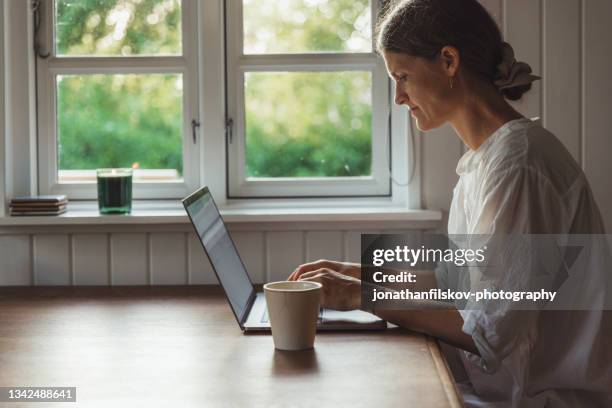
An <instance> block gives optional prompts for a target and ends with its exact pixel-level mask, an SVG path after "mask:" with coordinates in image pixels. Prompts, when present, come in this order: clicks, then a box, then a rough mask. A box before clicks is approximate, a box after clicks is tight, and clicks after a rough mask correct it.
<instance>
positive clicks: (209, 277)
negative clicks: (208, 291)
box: [187, 232, 218, 285]
mask: <svg viewBox="0 0 612 408" xmlns="http://www.w3.org/2000/svg"><path fill="white" fill-rule="evenodd" d="M187 270H188V278H189V284H190V285H214V284H217V283H218V281H217V278H216V277H215V274H214V272H213V270H212V267H211V266H210V262H208V258H207V257H206V253H205V252H204V248H202V244H201V243H200V240H199V239H198V236H197V235H196V234H195V233H193V232H192V233H189V236H188V238H187Z"/></svg>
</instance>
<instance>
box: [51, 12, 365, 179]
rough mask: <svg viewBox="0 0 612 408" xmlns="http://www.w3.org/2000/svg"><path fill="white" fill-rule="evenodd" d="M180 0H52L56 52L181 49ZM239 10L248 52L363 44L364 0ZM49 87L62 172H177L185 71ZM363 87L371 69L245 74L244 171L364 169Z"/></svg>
mask: <svg viewBox="0 0 612 408" xmlns="http://www.w3.org/2000/svg"><path fill="white" fill-rule="evenodd" d="M189 1H195V0H189ZM180 5H181V1H180V0H56V50H57V54H58V56H71V57H72V56H116V57H120V56H143V55H153V56H161V55H180V54H181V53H182V51H181V47H182V45H181V44H182V37H181V7H180ZM244 15H245V19H246V20H245V22H244V27H245V28H244V35H245V41H244V43H245V52H247V53H248V52H251V53H255V54H257V53H300V52H371V25H370V24H371V23H370V2H369V1H368V0H282V1H281V0H278V1H276V0H245V1H244ZM56 86H57V114H58V121H57V122H58V129H57V130H58V151H59V154H58V160H59V168H60V169H61V170H85V169H95V168H100V167H131V166H132V165H133V164H134V163H138V165H139V167H140V168H142V169H176V170H178V171H179V173H180V174H182V171H183V160H182V152H183V128H182V124H183V119H184V118H183V103H182V102H183V90H182V86H183V78H182V75H179V74H172V75H167V74H129V75H128V74H117V75H63V76H59V77H58V80H57V84H56ZM189 86H193V84H189ZM371 92H372V78H371V75H370V73H369V72H362V71H342V72H295V73H285V72H257V73H255V72H252V73H247V74H246V81H245V99H246V100H245V114H246V146H247V150H246V152H247V157H246V160H247V163H246V167H247V176H248V177H322V176H363V175H369V174H370V173H371V152H372V146H371V143H372V142H371V139H372V138H371V131H372V129H371V122H372V119H371V117H372V106H371Z"/></svg>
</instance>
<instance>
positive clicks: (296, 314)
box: [264, 281, 323, 350]
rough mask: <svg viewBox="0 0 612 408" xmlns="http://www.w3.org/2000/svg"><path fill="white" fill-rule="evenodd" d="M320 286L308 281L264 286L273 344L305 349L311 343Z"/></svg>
mask: <svg viewBox="0 0 612 408" xmlns="http://www.w3.org/2000/svg"><path fill="white" fill-rule="evenodd" d="M322 287H323V285H321V284H320V283H318V282H307V281H282V282H271V283H266V284H265V285H264V293H265V295H266V304H267V305H268V316H269V319H270V326H271V327H272V338H273V339H274V347H276V348H277V349H279V350H304V349H310V348H312V347H313V346H314V339H315V333H316V331H317V318H318V316H319V304H320V298H321V288H322Z"/></svg>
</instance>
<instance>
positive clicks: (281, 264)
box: [266, 231, 304, 282]
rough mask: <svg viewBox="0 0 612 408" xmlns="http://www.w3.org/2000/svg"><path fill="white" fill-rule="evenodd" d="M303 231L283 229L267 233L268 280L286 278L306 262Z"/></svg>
mask: <svg viewBox="0 0 612 408" xmlns="http://www.w3.org/2000/svg"><path fill="white" fill-rule="evenodd" d="M303 245H304V240H303V233H302V232H301V231H283V232H278V231H274V232H268V233H267V251H266V259H267V270H266V273H267V281H268V282H272V281H278V280H286V279H287V277H288V276H289V275H290V274H291V272H293V270H294V269H295V268H296V267H297V266H298V265H300V264H302V263H303V262H304V253H303V250H304V248H303Z"/></svg>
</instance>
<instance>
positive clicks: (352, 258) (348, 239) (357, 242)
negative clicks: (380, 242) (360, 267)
mask: <svg viewBox="0 0 612 408" xmlns="http://www.w3.org/2000/svg"><path fill="white" fill-rule="evenodd" d="M380 233H381V231H346V232H345V233H344V260H345V261H346V262H356V263H361V234H380Z"/></svg>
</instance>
